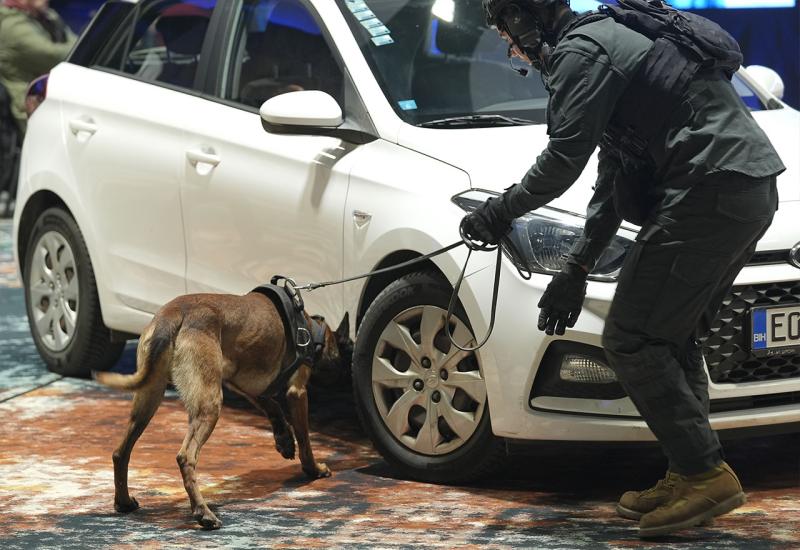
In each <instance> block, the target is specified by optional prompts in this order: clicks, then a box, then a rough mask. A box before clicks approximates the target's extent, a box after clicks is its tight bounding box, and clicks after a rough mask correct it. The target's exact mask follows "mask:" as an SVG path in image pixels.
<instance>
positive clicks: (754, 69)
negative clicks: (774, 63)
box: [746, 65, 785, 99]
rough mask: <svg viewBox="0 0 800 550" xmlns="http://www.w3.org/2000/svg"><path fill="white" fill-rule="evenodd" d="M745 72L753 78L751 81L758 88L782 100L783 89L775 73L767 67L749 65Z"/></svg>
mask: <svg viewBox="0 0 800 550" xmlns="http://www.w3.org/2000/svg"><path fill="white" fill-rule="evenodd" d="M746 70H747V74H749V75H750V76H751V77H753V80H755V81H756V83H758V85H759V86H761V87H762V88H764V89H765V90H767V91H768V92H769V93H771V94H772V95H774V96H775V97H777V98H778V99H783V93H784V90H785V87H784V85H783V79H782V78H781V75H779V74H778V73H777V72H776V71H774V70H773V69H770V68H769V67H764V66H763V65H750V66H749V67H747V68H746Z"/></svg>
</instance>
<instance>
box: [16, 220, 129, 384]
mask: <svg viewBox="0 0 800 550" xmlns="http://www.w3.org/2000/svg"><path fill="white" fill-rule="evenodd" d="M24 265H25V272H24V286H25V303H26V306H27V310H28V322H29V323H30V327H31V333H32V334H33V340H34V342H35V344H36V348H37V349H38V351H39V354H40V355H41V356H42V359H44V361H45V363H47V367H48V368H49V369H50V370H51V371H53V372H55V373H58V374H62V375H64V376H84V377H85V376H88V375H89V374H90V373H91V371H93V370H107V369H108V368H110V367H112V366H113V365H114V363H116V361H117V360H118V359H119V357H120V355H121V354H122V350H123V348H124V347H125V343H124V342H111V340H110V332H109V330H108V328H106V326H105V325H104V324H103V320H102V317H101V314H100V301H99V299H98V297H97V288H96V286H95V279H94V271H93V270H92V264H91V261H90V260H89V252H88V250H87V248H86V243H84V241H83V237H82V236H81V232H80V230H79V229H78V226H77V224H76V223H75V221H74V220H73V219H72V217H70V215H69V214H67V213H66V212H65V211H63V210H61V209H59V208H51V209H49V210H45V211H44V212H43V213H42V214H41V216H39V218H38V219H37V220H36V223H35V224H34V226H33V231H32V232H31V235H30V239H29V240H28V248H27V251H26V254H25V264H24Z"/></svg>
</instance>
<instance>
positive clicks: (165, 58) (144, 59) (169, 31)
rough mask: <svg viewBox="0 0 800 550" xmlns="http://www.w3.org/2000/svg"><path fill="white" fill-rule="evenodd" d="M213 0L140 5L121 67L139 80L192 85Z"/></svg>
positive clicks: (169, 0) (182, 85) (213, 4)
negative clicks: (129, 45)
mask: <svg viewBox="0 0 800 550" xmlns="http://www.w3.org/2000/svg"><path fill="white" fill-rule="evenodd" d="M215 4H216V2H215V1H213V0H188V1H184V2H175V1H174V0H165V1H156V2H152V3H149V4H145V5H143V6H142V9H141V10H140V11H139V13H138V17H137V19H136V22H135V24H134V28H133V36H132V37H131V41H130V44H131V47H130V48H129V49H128V53H127V55H125V56H124V59H123V61H122V71H123V72H125V73H128V74H132V75H135V76H137V77H139V78H141V79H143V80H148V81H152V82H163V83H165V84H171V85H173V86H180V87H183V88H192V87H194V82H195V76H196V74H197V68H198V66H199V64H200V53H201V51H202V48H203V42H204V40H205V37H206V33H207V31H208V26H209V22H210V21H211V14H212V12H213V10H214V7H215Z"/></svg>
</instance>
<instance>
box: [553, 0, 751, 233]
mask: <svg viewBox="0 0 800 550" xmlns="http://www.w3.org/2000/svg"><path fill="white" fill-rule="evenodd" d="M607 17H611V18H613V19H614V20H615V21H616V22H617V23H620V24H622V25H625V26H626V27H628V28H629V29H631V30H633V31H635V32H638V33H640V34H642V35H644V36H646V37H647V38H649V39H651V40H652V41H653V46H652V47H651V48H650V51H649V52H648V53H647V55H646V57H645V59H644V60H643V61H642V64H641V65H640V67H639V69H638V71H637V72H636V73H635V74H634V77H633V79H632V81H631V83H630V85H629V86H628V87H627V88H626V90H625V92H623V94H622V96H621V97H620V99H619V101H618V102H617V106H616V108H615V110H614V113H613V114H612V116H611V121H610V122H609V124H608V126H607V128H606V131H605V133H604V135H603V139H602V141H601V144H600V147H601V148H603V149H604V150H605V151H606V152H607V153H609V155H610V156H611V157H612V158H613V159H614V160H616V162H617V163H618V174H617V175H616V176H615V178H614V180H615V185H614V187H615V191H614V201H615V205H616V207H617V213H618V214H620V216H621V217H622V218H623V219H626V220H628V221H630V222H632V223H636V224H637V225H641V224H642V223H643V222H644V220H645V219H646V218H647V214H648V213H649V211H650V209H651V207H652V204H651V200H649V199H648V195H649V190H650V188H651V187H652V183H653V179H654V177H655V163H654V162H653V160H652V157H651V155H650V154H649V153H648V147H649V145H650V142H651V141H652V140H653V138H654V137H656V136H657V135H658V134H659V133H660V132H662V131H663V129H664V128H665V126H666V125H667V124H668V122H669V119H670V117H672V116H674V114H675V113H676V112H680V111H681V109H680V106H681V104H682V102H683V101H684V96H685V94H686V91H687V89H688V87H689V84H690V83H691V82H692V80H693V79H694V78H695V77H696V76H698V75H703V76H704V77H706V78H714V77H718V78H728V79H730V78H732V76H733V74H734V73H735V72H736V71H737V70H738V69H739V67H740V65H741V63H742V53H741V50H740V49H739V45H738V44H737V43H736V40H734V39H733V37H732V36H731V35H730V34H728V33H727V32H726V31H725V30H723V29H722V28H721V27H720V26H719V25H717V24H716V23H714V22H712V21H710V20H708V19H706V18H704V17H700V16H698V15H695V14H692V13H686V12H682V11H679V10H676V9H674V8H671V7H669V6H667V5H665V4H663V3H662V2H661V1H660V0H619V5H617V6H610V5H603V6H601V7H600V9H599V11H598V12H597V13H591V14H588V15H585V16H583V17H579V18H578V19H576V20H575V21H573V22H572V23H571V24H570V25H569V27H570V28H569V30H571V29H575V28H578V27H580V26H583V25H587V24H589V23H592V22H595V21H598V20H602V19H605V18H607ZM567 32H568V30H567ZM653 105H657V106H658V108H657V109H653V108H652V106H653Z"/></svg>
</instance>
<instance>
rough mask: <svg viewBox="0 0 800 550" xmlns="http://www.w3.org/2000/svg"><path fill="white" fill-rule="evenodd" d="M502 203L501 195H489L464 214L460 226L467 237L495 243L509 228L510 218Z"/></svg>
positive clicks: (486, 242)
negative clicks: (481, 202)
mask: <svg viewBox="0 0 800 550" xmlns="http://www.w3.org/2000/svg"><path fill="white" fill-rule="evenodd" d="M513 219H514V218H513V217H512V218H509V217H508V212H507V211H506V208H505V206H504V204H503V197H502V196H500V197H490V198H488V199H486V201H485V202H484V203H483V204H481V205H480V206H478V208H476V209H475V210H473V211H472V212H470V213H469V214H467V215H466V216H464V219H463V220H461V227H462V229H463V230H464V234H465V235H466V236H467V237H469V239H471V240H473V241H477V242H481V243H485V244H497V243H498V242H500V239H502V238H503V236H504V235H505V234H506V233H508V231H509V230H510V229H511V220H513Z"/></svg>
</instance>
